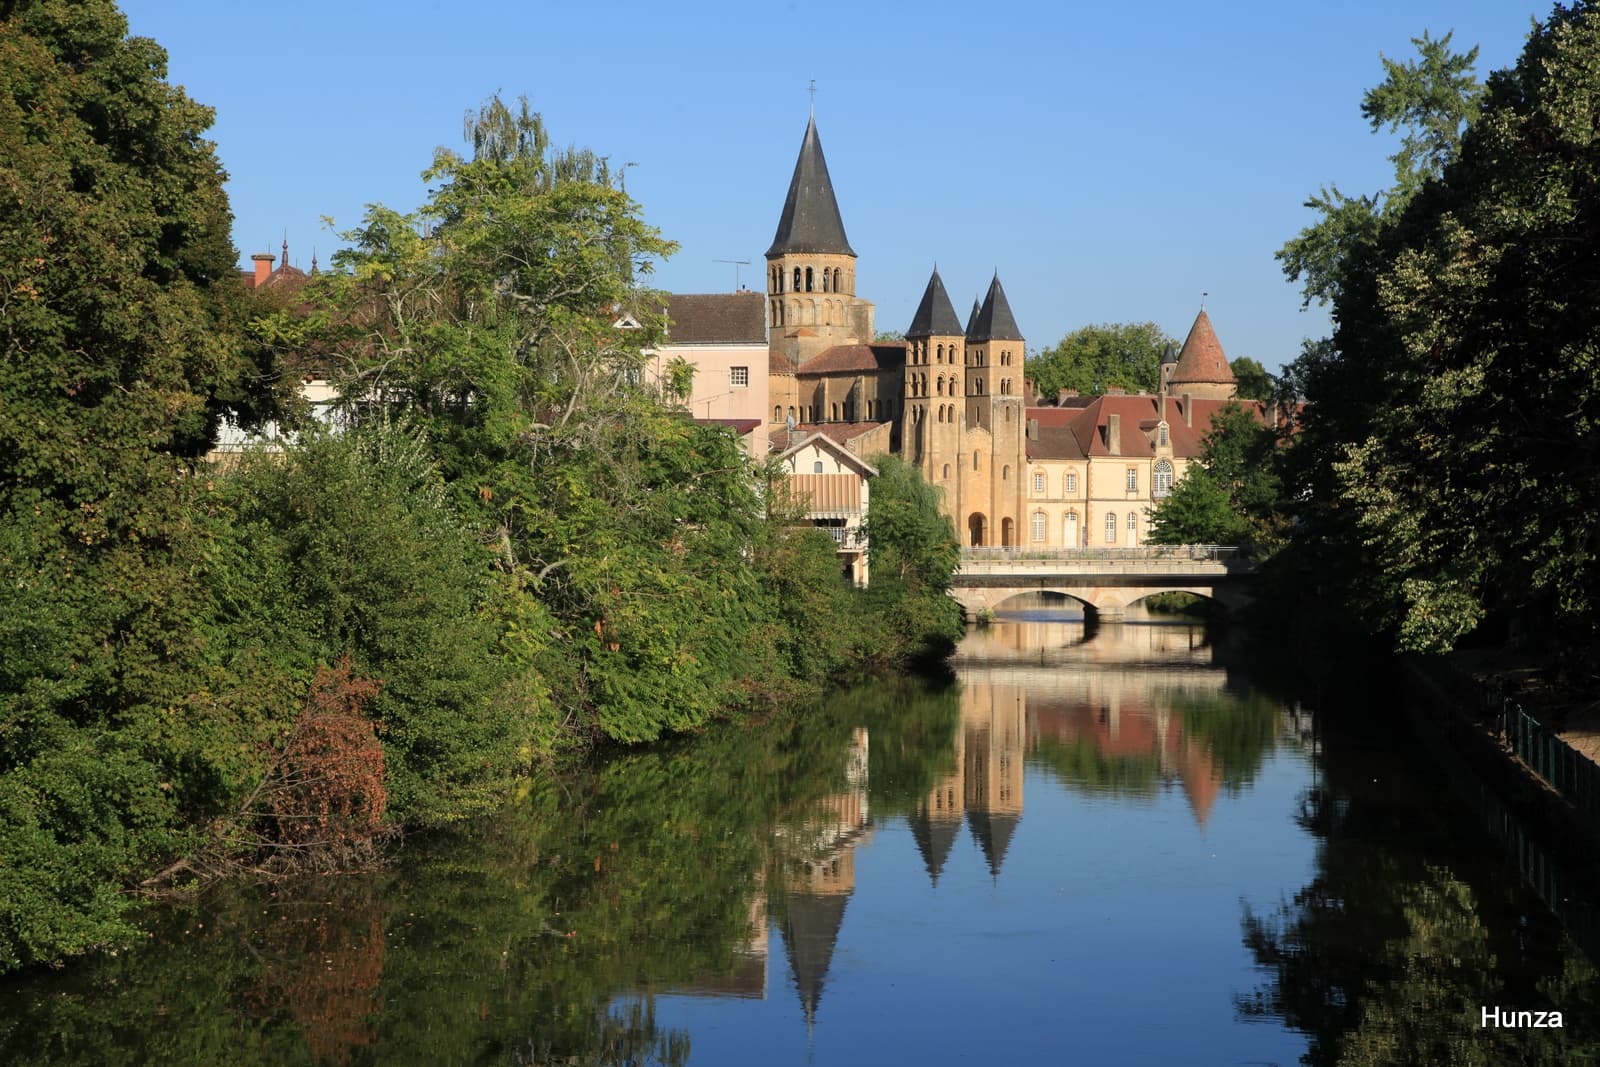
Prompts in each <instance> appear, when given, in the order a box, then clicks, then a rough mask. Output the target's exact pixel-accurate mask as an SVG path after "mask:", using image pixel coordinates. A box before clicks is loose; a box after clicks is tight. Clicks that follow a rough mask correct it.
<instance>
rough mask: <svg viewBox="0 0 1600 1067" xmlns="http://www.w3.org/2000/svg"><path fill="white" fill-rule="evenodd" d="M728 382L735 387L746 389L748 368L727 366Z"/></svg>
mask: <svg viewBox="0 0 1600 1067" xmlns="http://www.w3.org/2000/svg"><path fill="white" fill-rule="evenodd" d="M728 384H729V385H731V386H733V388H735V389H748V388H749V387H750V368H749V367H729V368H728Z"/></svg>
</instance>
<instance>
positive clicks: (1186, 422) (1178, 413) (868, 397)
mask: <svg viewBox="0 0 1600 1067" xmlns="http://www.w3.org/2000/svg"><path fill="white" fill-rule="evenodd" d="M856 260H857V256H856V252H855V250H854V249H853V248H851V246H850V241H849V239H848V237H847V236H846V235H845V227H844V219H843V217H842V216H841V214H840V212H839V205H838V201H837V199H836V198H835V195H834V190H833V182H832V179H831V178H830V177H829V175H828V164H827V160H826V159H825V157H824V156H823V152H822V141H821V139H820V137H819V136H818V133H817V126H816V120H815V118H814V117H813V118H812V119H811V120H810V121H809V122H808V123H807V125H806V131H805V137H804V139H803V140H802V141H801V144H800V155H799V158H798V159H797V160H796V162H795V167H794V175H793V177H792V178H791V180H790V183H789V191H788V195H787V196H786V197H785V198H784V202H783V208H782V211H781V213H780V214H779V217H778V227H777V232H776V234H775V235H774V237H773V240H772V244H771V246H770V247H769V248H768V249H767V251H766V292H765V297H766V302H765V341H766V355H767V366H766V368H765V369H766V374H765V380H766V386H767V388H766V397H765V404H764V405H762V404H761V398H760V397H758V396H754V395H749V393H746V394H745V395H744V396H743V397H742V398H741V399H743V400H745V402H746V403H747V405H748V409H749V410H748V412H747V414H754V413H759V418H760V419H761V420H763V421H764V422H765V431H766V433H765V437H766V440H767V443H768V446H769V447H770V448H771V449H772V450H773V451H774V452H776V453H778V454H779V455H780V456H783V457H785V458H786V459H791V458H793V457H794V456H796V455H797V454H798V452H799V450H801V449H803V448H806V447H808V445H809V446H810V447H811V448H812V449H813V450H814V449H815V446H816V444H817V442H818V441H819V439H821V438H826V439H827V440H828V441H829V442H830V443H831V444H833V445H835V446H838V447H839V448H841V449H842V450H843V451H844V452H847V453H849V454H850V455H853V456H855V457H858V458H859V459H860V460H862V461H870V459H871V457H873V456H876V455H881V454H885V453H887V454H892V455H896V456H899V457H901V458H902V459H904V460H905V461H907V462H909V463H912V464H914V465H915V466H916V467H917V468H918V469H919V470H920V471H921V472H922V474H923V477H924V478H926V479H927V480H928V481H929V482H930V483H931V484H933V485H935V486H937V487H938V488H939V489H940V491H941V498H942V504H943V508H944V510H945V512H946V514H948V515H949V516H950V518H951V520H952V521H953V522H954V523H955V525H956V529H957V531H958V533H959V534H960V537H961V540H962V543H963V545H964V546H967V547H991V546H992V547H1017V548H1023V549H1026V548H1041V549H1042V548H1062V547H1090V546H1112V547H1130V546H1138V545H1141V544H1144V543H1145V538H1146V534H1147V531H1148V526H1149V517H1150V512H1151V510H1152V509H1153V508H1154V506H1155V504H1156V503H1157V502H1158V501H1159V500H1160V499H1161V498H1163V497H1164V496H1166V495H1167V494H1168V493H1169V492H1171V490H1172V487H1173V485H1174V484H1175V482H1176V481H1177V480H1178V479H1179V478H1181V477H1182V476H1183V472H1184V469H1185V468H1186V467H1187V465H1188V464H1189V463H1190V462H1191V461H1193V460H1194V459H1195V458H1197V457H1198V456H1199V454H1200V451H1201V444H1202V441H1203V439H1204V436H1205V433H1206V432H1207V430H1208V429H1209V428H1210V425H1211V417H1212V415H1214V414H1215V413H1216V412H1217V411H1218V410H1219V409H1220V408H1222V407H1223V406H1224V405H1225V404H1227V403H1228V402H1230V401H1231V400H1232V399H1233V397H1234V392H1235V383H1234V377H1233V373H1232V371H1231V370H1230V369H1229V366H1228V361H1227V358H1226V356H1225V355H1224V354H1223V350H1222V345H1221V343H1220V342H1219V341H1218V340H1217V336H1216V333H1215V331H1214V330H1213V328H1212V326H1211V321H1210V318H1209V317H1208V316H1207V314H1206V312H1205V310H1204V309H1203V308H1202V309H1201V311H1200V313H1199V315H1198V316H1197V317H1196V319H1195V322H1194V326H1193V327H1192V328H1191V329H1190V331H1189V335H1188V337H1187V339H1186V340H1185V341H1184V344H1183V347H1182V349H1181V351H1180V352H1179V353H1178V355H1177V357H1176V359H1175V360H1171V361H1169V362H1167V363H1164V364H1163V366H1162V368H1161V380H1160V386H1159V388H1158V391H1157V392H1156V393H1155V394H1126V393H1124V392H1122V391H1121V390H1115V389H1113V390H1110V391H1108V392H1107V394H1106V395H1104V396H1095V397H1081V396H1076V395H1073V394H1071V393H1070V391H1063V394H1062V395H1060V396H1057V397H1052V398H1048V399H1045V398H1040V397H1037V396H1034V395H1033V393H1034V389H1033V385H1032V383H1031V382H1030V381H1029V380H1028V379H1027V378H1026V376H1025V371H1024V365H1023V360H1024V354H1025V352H1026V345H1025V341H1024V338H1023V334H1022V330H1021V328H1020V327H1019V325H1018V323H1017V319H1016V316H1015V315H1014V314H1013V312H1012V309H1011V304H1010V302H1009V301H1008V300H1007V298H1006V293H1005V288H1004V287H1003V286H1002V285H1001V282H1000V278H999V276H998V274H997V275H996V276H995V278H994V280H993V281H992V282H990V284H989V288H988V291H987V292H986V293H985V294H983V296H982V298H981V299H975V300H974V301H973V304H972V310H971V312H970V313H969V314H968V316H967V318H966V321H965V322H964V323H963V321H962V320H961V318H960V317H959V316H958V315H957V313H956V310H955V305H954V303H953V302H952V301H951V298H950V294H949V293H948V292H947V291H946V289H945V285H944V282H943V280H942V279H941V278H940V276H939V272H938V270H937V269H935V270H934V271H933V273H932V276H931V277H930V278H928V280H927V284H926V287H925V288H924V290H923V294H922V299H921V302H920V303H919V304H918V306H917V310H916V313H915V314H914V315H913V316H912V319H911V322H910V323H909V324H908V325H907V326H906V328H905V331H904V340H899V341H893V342H880V341H877V340H875V338H876V337H877V325H876V322H875V309H874V306H873V304H872V303H871V302H870V301H868V300H866V299H863V298H862V297H861V296H860V295H858V293H857V289H856ZM755 296H756V294H750V293H739V294H728V295H723V296H721V297H717V296H693V297H684V296H673V297H670V298H669V308H668V314H669V318H674V316H673V314H672V308H673V307H674V306H676V305H678V304H680V303H684V304H685V306H687V302H690V301H700V302H703V301H707V300H711V301H716V300H719V299H720V300H721V301H724V302H727V303H728V306H729V308H734V307H740V308H742V310H743V311H744V312H745V313H746V314H745V319H746V320H747V321H750V326H749V327H747V328H746V330H745V333H747V334H750V333H753V332H754V331H755V328H756V323H757V322H759V317H756V318H754V319H753V321H752V317H751V316H750V315H749V314H748V312H749V311H751V310H753V309H754V308H753V300H754V298H755ZM669 339H670V340H669V343H668V345H667V346H665V349H677V348H679V346H682V348H683V350H684V351H692V349H693V346H694V344H695V343H696V341H697V340H700V341H703V340H706V338H698V337H696V336H695V335H694V333H693V331H692V330H691V331H690V332H688V333H686V332H685V331H683V330H681V329H680V328H679V324H678V322H677V321H676V319H675V318H674V321H673V325H672V326H671V327H670V328H669ZM745 340H746V342H750V341H754V340H755V338H754V337H746V338H745ZM733 380H734V381H735V383H737V382H738V381H749V380H751V376H750V375H749V374H748V373H745V374H743V375H739V374H737V373H735V375H734V379H733ZM716 383H717V384H718V385H719V386H720V384H721V378H720V376H719V377H717V378H716ZM754 392H755V391H754V390H751V391H750V393H754ZM758 405H759V406H758ZM1245 407H1246V409H1247V410H1250V411H1252V412H1253V413H1254V414H1255V415H1256V416H1257V418H1259V419H1261V420H1262V421H1263V422H1268V421H1270V419H1271V415H1272V413H1271V412H1270V411H1269V409H1268V407H1267V406H1266V405H1263V404H1260V403H1256V402H1246V404H1245ZM807 454H808V455H809V453H807ZM791 466H793V467H794V469H795V472H796V473H803V472H800V471H799V467H798V464H794V463H791ZM808 469H809V468H808ZM863 507H864V501H863ZM830 521H832V520H830Z"/></svg>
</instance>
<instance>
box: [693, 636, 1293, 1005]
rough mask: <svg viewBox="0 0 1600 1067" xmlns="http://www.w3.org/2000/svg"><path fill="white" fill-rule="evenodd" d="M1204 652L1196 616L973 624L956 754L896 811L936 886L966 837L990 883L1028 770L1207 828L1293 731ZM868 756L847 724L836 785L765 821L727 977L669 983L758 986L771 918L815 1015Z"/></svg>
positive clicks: (1018, 816)
mask: <svg viewBox="0 0 1600 1067" xmlns="http://www.w3.org/2000/svg"><path fill="white" fill-rule="evenodd" d="M1214 655H1215V653H1214V649H1213V647H1212V645H1211V643H1210V641H1209V639H1208V637H1207V634H1206V631H1205V629H1204V627H1202V626H1198V625H1160V624H1135V623H1123V624H1111V625H1106V626H1102V627H1096V626H1094V625H1093V624H1092V623H1089V624H1086V623H1084V622H1059V621H1038V622H1034V621H1010V622H1005V623H1002V624H999V625H996V626H993V627H991V628H989V629H986V630H983V631H978V632H975V633H972V634H969V635H968V637H967V639H966V640H965V641H964V642H963V644H962V646H961V649H960V651H959V652H958V654H957V656H956V659H955V661H954V666H955V668H956V672H957V675H958V678H959V681H960V723H959V725H958V727H957V729H956V730H955V731H954V742H953V747H954V751H953V753H951V755H952V756H953V758H952V759H946V760H942V761H941V762H942V764H943V766H945V767H948V768H950V769H949V770H948V772H947V773H944V774H942V775H941V776H940V777H939V779H938V780H937V781H936V783H935V784H934V785H933V787H932V788H931V789H930V790H929V791H928V793H927V794H926V796H925V797H923V798H922V799H921V800H920V802H918V803H916V804H915V805H914V806H913V807H912V808H911V810H910V811H909V812H905V811H904V809H902V812H903V814H904V821H905V823H906V825H907V827H908V828H909V830H910V832H911V836H912V838H913V840H914V841H915V844H916V849H917V852H918V853H919V854H920V856H921V858H922V861H923V864H924V866H925V868H926V872H927V877H928V880H929V884H930V885H931V887H932V888H933V889H934V890H935V891H937V890H938V886H939V881H940V878H941V876H943V875H944V874H945V871H946V868H947V866H948V865H949V864H950V861H951V858H952V856H953V855H954V854H955V853H956V851H957V850H958V849H960V848H962V847H975V848H976V849H977V851H978V853H979V854H980V855H981V857H982V862H983V864H984V866H985V867H987V870H988V873H989V877H990V878H991V879H993V880H994V881H995V882H996V884H998V883H999V881H1000V879H1001V877H1002V874H1003V871H1004V867H1005V862H1006V855H1007V851H1008V850H1009V849H1010V847H1011V845H1012V842H1013V839H1014V838H1015V836H1016V834H1017V830H1018V827H1019V826H1020V824H1021V821H1022V818H1023V805H1024V769H1025V767H1031V768H1033V769H1034V770H1035V772H1036V773H1040V774H1045V775H1048V776H1050V777H1052V778H1054V779H1056V780H1057V781H1058V782H1059V783H1060V784H1061V785H1062V786H1064V787H1066V788H1068V789H1072V790H1078V791H1083V792H1089V793H1106V794H1114V795H1118V796H1147V797H1151V798H1154V797H1155V796H1157V795H1159V794H1163V793H1166V792H1168V791H1171V790H1178V791H1180V792H1181V794H1182V796H1183V797H1184V799H1185V802H1186V803H1187V806H1188V808H1189V810H1190V811H1191V812H1192V814H1193V817H1194V820H1195V823H1196V826H1197V828H1198V827H1203V826H1204V825H1205V823H1206V821H1207V820H1208V819H1209V818H1210V817H1211V816H1212V814H1213V810H1214V808H1215V805H1216V803H1217V800H1218V798H1219V797H1220V796H1221V795H1222V794H1223V793H1224V792H1225V791H1227V790H1228V789H1230V788H1234V787H1237V786H1238V785H1240V784H1242V783H1245V782H1248V781H1249V779H1250V778H1251V777H1252V776H1253V774H1254V773H1255V771H1256V769H1257V768H1258V767H1259V765H1260V763H1261V761H1262V759H1263V758H1264V757H1265V755H1266V754H1267V753H1268V752H1269V751H1270V750H1271V748H1272V747H1273V745H1274V744H1275V743H1276V740H1277V738H1278V737H1280V736H1283V735H1284V733H1285V732H1286V731H1289V732H1292V724H1289V723H1286V722H1285V721H1283V715H1284V713H1283V711H1282V709H1281V708H1280V707H1279V706H1277V705H1275V704H1272V703H1270V702H1266V701H1259V700H1258V701H1251V700H1247V699H1243V698H1239V697H1235V696H1233V695H1231V694H1230V693H1229V692H1228V690H1227V688H1226V686H1227V672H1226V671H1225V670H1224V669H1223V668H1221V667H1220V666H1217V665H1215V662H1214ZM868 752H869V736H868V731H867V729H866V728H865V727H857V728H856V729H855V731H854V732H853V734H852V736H851V738H850V740H849V743H848V745H847V746H846V747H845V748H844V749H843V750H841V751H840V753H839V757H838V758H839V760H840V761H841V764H842V766H843V775H842V782H843V785H842V787H841V788H840V789H839V790H838V791H836V792H834V793H832V794H831V795H829V796H827V797H825V798H823V799H822V800H820V801H818V802H816V803H814V804H813V805H811V806H809V807H807V809H806V810H805V811H804V813H803V814H801V815H799V816H794V817H791V818H790V819H788V820H786V821H785V823H784V824H783V825H782V826H780V827H778V828H777V829H776V830H775V832H774V841H773V846H774V853H775V857H776V858H775V864H774V870H775V871H776V872H777V874H776V875H775V876H770V877H775V878H776V880H777V881H779V882H780V884H779V885H778V886H776V887H774V886H772V885H771V880H770V877H769V882H768V884H767V890H766V891H764V892H761V893H758V894H757V895H756V896H757V901H756V902H755V903H754V904H752V907H751V935H750V938H749V940H748V942H747V943H746V944H745V945H744V946H743V948H742V950H741V953H740V961H741V962H740V964H739V966H738V967H737V968H736V970H735V973H733V974H731V975H727V976H723V977H722V978H721V979H718V980H711V981H706V982H697V983H694V984H693V985H692V987H691V988H679V989H677V990H675V992H679V993H690V994H696V993H698V994H702V995H707V994H710V995H723V996H728V995H733V996H747V997H748V996H763V995H764V994H765V991H766V988H767V973H766V961H767V951H768V944H769V928H770V927H776V928H777V930H779V931H780V932H781V940H782V945H783V951H784V953H785V955H786V957H787V964H788V967H787V970H788V973H789V978H790V980H791V982H792V983H793V989H794V990H795V992H796V993H797V995H798V997H799V1000H800V1006H801V1009H802V1011H803V1014H804V1017H805V1020H806V1025H807V1027H808V1028H810V1027H814V1026H815V1024H816V1019H817V1013H818V1009H819V1007H820V1005H821V1002H822V997H823V993H824V989H825V986H826V984H827V981H828V974H829V969H830V966H831V965H832V962H833V958H834V953H835V949H836V946H837V945H838V942H839V936H840V931H841V930H842V929H843V926H844V920H845V911H846V907H847V905H848V904H849V901H850V898H851V895H852V893H853V892H854V890H855V887H856V884H855V878H856V854H857V852H858V851H859V850H860V849H862V848H865V847H867V846H869V845H870V844H871V843H872V841H873V830H874V822H873V817H872V811H871V810H870V806H869V788H868V787H869V783H870V768H869V766H868ZM898 821H899V817H898V816H891V817H890V818H889V820H888V822H887V823H886V826H893V825H894V824H895V823H896V822H898ZM963 827H965V830H966V834H965V835H963V833H962V830H963ZM964 836H965V837H966V838H967V839H968V843H967V844H966V845H965V846H963V837H964ZM769 897H770V899H769ZM769 911H770V912H771V915H770V917H769Z"/></svg>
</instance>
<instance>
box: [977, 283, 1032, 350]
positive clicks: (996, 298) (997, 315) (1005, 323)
mask: <svg viewBox="0 0 1600 1067" xmlns="http://www.w3.org/2000/svg"><path fill="white" fill-rule="evenodd" d="M967 340H969V341H1020V340H1022V331H1021V330H1019V329H1017V320H1016V317H1015V316H1014V315H1012V314H1011V304H1010V303H1009V302H1008V301H1007V300H1006V291H1005V290H1004V289H1002V288H1000V275H999V273H998V272H996V274H995V276H994V281H992V282H990V283H989V295H988V296H986V297H984V298H983V309H982V310H981V311H979V312H978V316H977V322H976V324H975V325H969V326H968V327H967Z"/></svg>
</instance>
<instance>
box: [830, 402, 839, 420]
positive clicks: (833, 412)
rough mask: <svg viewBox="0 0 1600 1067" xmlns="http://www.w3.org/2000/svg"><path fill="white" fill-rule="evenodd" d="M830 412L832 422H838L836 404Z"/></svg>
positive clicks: (837, 407) (837, 406)
mask: <svg viewBox="0 0 1600 1067" xmlns="http://www.w3.org/2000/svg"><path fill="white" fill-rule="evenodd" d="M830 410H831V412H832V417H833V421H834V422H838V421H839V405H838V404H834V405H833V407H832V408H831V409H830Z"/></svg>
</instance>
